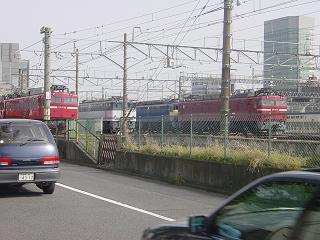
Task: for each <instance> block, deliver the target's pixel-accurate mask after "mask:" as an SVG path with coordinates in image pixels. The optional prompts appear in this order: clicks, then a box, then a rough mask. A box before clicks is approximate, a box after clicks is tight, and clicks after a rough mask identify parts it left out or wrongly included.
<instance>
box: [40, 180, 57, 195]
mask: <svg viewBox="0 0 320 240" xmlns="http://www.w3.org/2000/svg"><path fill="white" fill-rule="evenodd" d="M55 186H56V185H55V183H54V182H49V183H46V184H43V185H42V191H43V193H44V194H52V193H53V192H54V188H55Z"/></svg>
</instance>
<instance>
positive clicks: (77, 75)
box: [76, 48, 79, 96]
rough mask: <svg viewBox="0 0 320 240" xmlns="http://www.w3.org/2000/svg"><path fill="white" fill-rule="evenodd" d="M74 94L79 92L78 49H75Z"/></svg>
mask: <svg viewBox="0 0 320 240" xmlns="http://www.w3.org/2000/svg"><path fill="white" fill-rule="evenodd" d="M76 94H77V96H78V94H79V50H78V48H77V49H76Z"/></svg>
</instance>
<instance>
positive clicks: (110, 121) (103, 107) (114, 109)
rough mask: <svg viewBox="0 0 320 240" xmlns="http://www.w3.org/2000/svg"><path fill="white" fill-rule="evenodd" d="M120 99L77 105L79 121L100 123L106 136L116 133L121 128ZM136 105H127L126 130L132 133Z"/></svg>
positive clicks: (133, 103) (86, 102)
mask: <svg viewBox="0 0 320 240" xmlns="http://www.w3.org/2000/svg"><path fill="white" fill-rule="evenodd" d="M122 104H123V103H122V98H120V97H116V98H114V97H113V98H110V99H105V100H97V101H84V102H82V103H80V105H79V120H89V121H90V120H91V121H93V122H94V121H99V120H100V121H102V132H103V133H107V134H112V133H118V132H119V131H120V128H121V125H120V123H121V121H123V116H122ZM135 106H136V104H135V102H129V103H128V116H127V122H128V128H129V130H131V131H133V130H134V128H135V122H136V108H135Z"/></svg>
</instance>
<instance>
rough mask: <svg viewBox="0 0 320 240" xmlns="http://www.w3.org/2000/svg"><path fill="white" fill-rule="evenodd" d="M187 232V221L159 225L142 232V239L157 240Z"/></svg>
mask: <svg viewBox="0 0 320 240" xmlns="http://www.w3.org/2000/svg"><path fill="white" fill-rule="evenodd" d="M187 232H189V226H188V220H181V221H177V222H172V223H168V224H161V225H158V226H156V227H153V228H148V229H146V230H145V231H144V233H143V237H142V239H157V238H158V237H160V236H161V235H168V234H170V235H180V234H183V233H187Z"/></svg>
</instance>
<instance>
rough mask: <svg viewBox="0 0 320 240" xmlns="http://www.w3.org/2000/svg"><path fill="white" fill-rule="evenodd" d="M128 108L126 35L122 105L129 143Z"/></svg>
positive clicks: (124, 125) (124, 138)
mask: <svg viewBox="0 0 320 240" xmlns="http://www.w3.org/2000/svg"><path fill="white" fill-rule="evenodd" d="M127 108H128V86H127V34H126V33H125V34H124V39H123V104H122V118H123V123H122V124H123V128H122V129H123V140H124V144H126V143H127V137H128V124H127V110H128V109H127Z"/></svg>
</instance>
